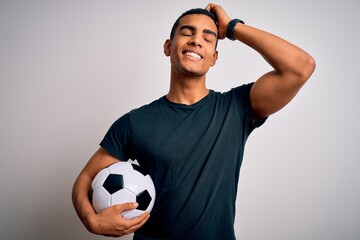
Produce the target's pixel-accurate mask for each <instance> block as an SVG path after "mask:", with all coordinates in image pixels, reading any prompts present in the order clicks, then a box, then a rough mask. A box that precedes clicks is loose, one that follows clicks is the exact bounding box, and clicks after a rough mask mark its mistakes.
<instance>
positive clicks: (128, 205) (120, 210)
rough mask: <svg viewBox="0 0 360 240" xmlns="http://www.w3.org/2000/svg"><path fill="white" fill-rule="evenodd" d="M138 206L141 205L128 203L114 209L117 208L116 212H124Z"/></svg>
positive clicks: (115, 206) (118, 205)
mask: <svg viewBox="0 0 360 240" xmlns="http://www.w3.org/2000/svg"><path fill="white" fill-rule="evenodd" d="M138 206H139V204H138V203H136V202H128V203H122V204H116V205H114V206H113V207H114V208H115V210H116V211H119V212H124V211H128V210H132V209H135V208H137V207H138Z"/></svg>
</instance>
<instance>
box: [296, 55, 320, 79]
mask: <svg viewBox="0 0 360 240" xmlns="http://www.w3.org/2000/svg"><path fill="white" fill-rule="evenodd" d="M298 66H299V68H298V72H297V74H296V75H297V76H298V79H299V81H300V82H301V83H302V84H305V83H306V82H307V81H308V80H309V79H310V77H311V75H312V74H313V72H314V71H315V68H316V62H315V59H314V58H313V57H311V56H310V55H308V54H306V56H304V57H302V59H301V60H299V64H298Z"/></svg>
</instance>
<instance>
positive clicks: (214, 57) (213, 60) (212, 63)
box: [210, 50, 219, 67]
mask: <svg viewBox="0 0 360 240" xmlns="http://www.w3.org/2000/svg"><path fill="white" fill-rule="evenodd" d="M218 55H219V54H218V51H217V50H215V52H214V55H213V59H212V62H211V64H210V66H212V67H213V66H215V64H216V61H217V59H218Z"/></svg>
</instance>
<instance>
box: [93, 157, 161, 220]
mask: <svg viewBox="0 0 360 240" xmlns="http://www.w3.org/2000/svg"><path fill="white" fill-rule="evenodd" d="M91 187H92V190H93V193H92V205H93V207H94V209H95V211H96V212H97V213H99V212H101V211H102V210H104V209H106V208H108V207H110V206H112V205H115V204H120V203H127V202H137V203H138V204H139V206H138V207H137V208H136V209H133V210H129V211H125V212H123V213H122V215H123V217H124V218H127V219H130V218H134V217H137V216H139V215H141V214H143V213H144V212H147V211H151V210H152V208H153V206H154V202H155V186H154V183H153V181H152V179H151V177H150V175H149V174H147V173H146V171H145V170H144V169H143V168H142V167H140V166H139V165H136V164H132V163H130V162H117V163H114V164H112V165H110V166H108V167H106V168H104V169H102V170H101V171H99V172H98V173H97V175H96V176H95V178H94V179H93V181H92V184H91Z"/></svg>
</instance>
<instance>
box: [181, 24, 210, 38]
mask: <svg viewBox="0 0 360 240" xmlns="http://www.w3.org/2000/svg"><path fill="white" fill-rule="evenodd" d="M183 29H189V30H191V31H196V27H194V26H192V25H182V26H181V27H180V31H181V30H183ZM203 33H206V34H211V35H213V36H214V37H216V38H217V34H216V33H215V32H214V31H212V30H210V29H204V30H203Z"/></svg>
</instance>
